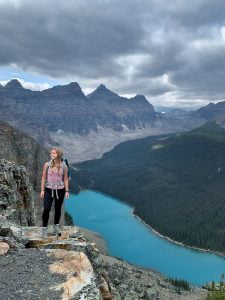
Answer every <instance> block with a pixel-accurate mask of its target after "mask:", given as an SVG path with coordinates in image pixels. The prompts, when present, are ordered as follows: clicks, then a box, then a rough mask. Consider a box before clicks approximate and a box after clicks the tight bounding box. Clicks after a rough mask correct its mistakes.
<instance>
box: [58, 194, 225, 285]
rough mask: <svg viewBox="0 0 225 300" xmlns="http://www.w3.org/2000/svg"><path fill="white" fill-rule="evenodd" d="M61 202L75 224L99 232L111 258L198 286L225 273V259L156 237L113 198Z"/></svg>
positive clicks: (75, 198)
mask: <svg viewBox="0 0 225 300" xmlns="http://www.w3.org/2000/svg"><path fill="white" fill-rule="evenodd" d="M64 201H65V209H66V211H67V212H68V213H69V214H70V215H71V216H72V218H73V222H74V224H76V225H78V226H81V227H85V228H87V229H90V230H93V231H97V232H99V233H100V234H101V235H102V236H103V237H104V239H105V240H106V242H107V246H108V249H109V254H110V255H111V256H118V257H121V258H123V259H124V260H126V261H127V262H130V263H133V264H135V265H139V266H142V267H145V268H150V269H153V270H156V271H158V272H160V273H162V274H164V275H166V276H170V277H176V278H180V279H185V280H188V281H189V282H191V283H192V284H195V285H198V286H201V285H202V284H205V283H206V282H208V281H212V280H215V281H217V282H218V281H219V279H220V275H221V274H222V273H225V258H223V257H222V256H219V255H216V254H214V253H208V252H204V251H200V250H195V249H191V248H187V247H184V246H181V245H178V244H175V243H173V242H170V241H169V240H167V239H164V238H161V237H159V236H158V235H156V234H155V233H154V232H153V231H152V230H151V229H150V228H149V227H148V226H146V225H145V224H144V223H143V222H141V220H139V219H138V218H136V217H134V216H133V214H132V211H133V210H132V208H131V207H130V206H128V205H127V204H124V203H122V202H121V201H119V200H118V199H116V198H113V197H111V196H108V195H106V194H102V193H100V192H95V191H92V190H85V191H82V192H81V193H79V194H78V195H75V194H70V198H69V199H67V200H64Z"/></svg>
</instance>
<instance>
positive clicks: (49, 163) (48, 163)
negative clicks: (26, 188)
mask: <svg viewBox="0 0 225 300" xmlns="http://www.w3.org/2000/svg"><path fill="white" fill-rule="evenodd" d="M50 166H51V160H50V161H48V162H47V168H46V181H47V180H48V169H49V168H50Z"/></svg>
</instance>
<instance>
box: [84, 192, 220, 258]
mask: <svg viewBox="0 0 225 300" xmlns="http://www.w3.org/2000/svg"><path fill="white" fill-rule="evenodd" d="M88 190H90V189H83V190H81V191H80V192H82V191H88ZM93 191H94V192H97V193H101V194H105V195H106V196H110V197H112V198H115V196H112V195H109V194H106V193H104V192H101V191H98V190H95V189H93ZM78 194H79V193H78ZM116 199H117V201H119V202H121V203H123V204H126V205H128V206H129V207H130V208H131V209H132V215H133V216H134V217H135V218H137V219H139V220H140V221H141V222H142V223H143V224H144V225H145V226H147V227H149V228H150V230H151V231H152V232H153V233H155V234H156V235H157V236H159V237H161V238H163V239H166V240H168V241H170V242H172V243H175V244H177V245H180V246H183V247H186V248H190V249H194V250H199V251H203V252H208V253H212V254H216V255H219V256H222V257H223V258H225V254H224V253H222V252H219V251H213V250H210V249H204V248H198V247H194V246H190V245H186V244H184V243H182V242H178V241H176V240H173V239H171V238H170V237H168V236H165V235H163V234H161V233H160V232H158V231H157V230H155V229H154V228H153V227H151V225H149V224H148V223H146V222H145V221H144V220H143V219H142V218H141V217H140V216H138V215H136V214H135V213H134V210H135V207H134V206H131V204H130V203H128V202H126V201H123V200H121V199H119V198H116Z"/></svg>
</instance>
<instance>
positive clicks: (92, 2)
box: [0, 0, 225, 109]
mask: <svg viewBox="0 0 225 300" xmlns="http://www.w3.org/2000/svg"><path fill="white" fill-rule="evenodd" d="M0 42H1V47H0V82H1V83H2V84H5V82H6V81H8V80H10V79H11V78H19V79H20V80H21V83H22V84H23V85H24V86H25V87H29V88H31V89H44V88H47V87H49V86H53V85H56V84H67V83H69V82H71V81H76V82H78V83H79V84H80V86H81V88H82V90H83V91H84V93H85V94H87V93H90V92H91V91H93V90H94V89H95V88H96V87H97V86H98V85H99V84H100V83H103V84H105V85H106V86H107V87H108V88H109V89H110V90H112V91H114V92H116V93H118V94H119V95H125V96H128V97H131V96H133V95H135V94H143V95H145V96H146V97H147V99H148V100H149V101H150V102H151V103H152V104H153V105H154V106H170V107H183V108H185V109H195V108H197V107H200V106H203V105H206V104H208V103H209V102H217V101H218V100H225V0H211V1H209V0H64V1H62V0H39V1H35V0H33V1H32V0H0Z"/></svg>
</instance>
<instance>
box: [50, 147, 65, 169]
mask: <svg viewBox="0 0 225 300" xmlns="http://www.w3.org/2000/svg"><path fill="white" fill-rule="evenodd" d="M52 150H56V153H57V154H58V158H59V160H60V161H61V159H62V157H63V150H62V149H61V148H59V147H53V148H52V149H51V150H50V153H51V151H52ZM54 166H55V161H54V159H52V160H51V165H50V167H51V168H53V167H54ZM58 169H60V167H59V168H58Z"/></svg>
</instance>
